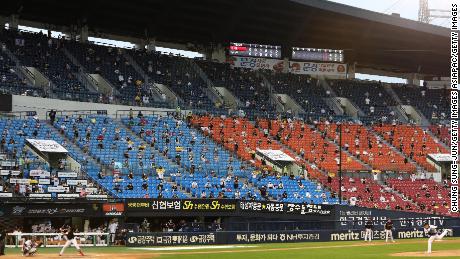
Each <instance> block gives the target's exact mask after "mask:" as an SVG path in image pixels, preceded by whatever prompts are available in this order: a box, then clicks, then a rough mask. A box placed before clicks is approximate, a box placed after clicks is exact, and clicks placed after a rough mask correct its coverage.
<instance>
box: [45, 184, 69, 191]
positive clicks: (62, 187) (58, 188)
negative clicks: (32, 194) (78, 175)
mask: <svg viewBox="0 0 460 259" xmlns="http://www.w3.org/2000/svg"><path fill="white" fill-rule="evenodd" d="M67 190H69V187H64V186H60V185H59V186H49V187H48V192H66V191H67Z"/></svg>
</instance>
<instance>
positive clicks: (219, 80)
mask: <svg viewBox="0 0 460 259" xmlns="http://www.w3.org/2000/svg"><path fill="white" fill-rule="evenodd" d="M196 62H197V63H198V65H199V66H200V67H201V68H202V70H203V71H204V72H205V73H206V75H207V76H208V77H209V79H210V80H211V81H213V83H214V85H215V86H217V87H225V88H227V90H229V91H230V92H232V93H233V95H234V96H235V97H237V98H238V99H239V100H240V101H241V102H242V107H240V108H241V109H242V110H243V111H245V113H246V115H247V116H249V117H251V118H252V117H254V116H255V115H265V116H266V115H274V112H273V111H274V110H275V108H274V107H273V106H272V105H271V104H270V93H269V90H268V88H267V86H265V85H264V84H263V81H262V79H261V78H260V77H259V76H257V75H256V73H255V72H254V71H253V70H251V69H245V68H236V67H235V68H232V67H231V66H230V64H228V63H216V62H209V61H196Z"/></svg>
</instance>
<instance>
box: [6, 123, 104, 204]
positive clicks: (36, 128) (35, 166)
mask: <svg viewBox="0 0 460 259" xmlns="http://www.w3.org/2000/svg"><path fill="white" fill-rule="evenodd" d="M0 131H1V132H2V140H1V145H2V146H1V149H2V151H3V152H6V153H7V154H8V155H9V156H10V158H11V159H13V160H16V161H19V168H18V169H20V171H21V174H20V175H9V176H6V177H5V176H4V179H3V180H8V179H18V178H19V179H31V180H37V179H38V178H39V177H35V176H31V175H30V174H29V172H30V170H50V172H51V176H54V177H56V178H58V180H59V183H62V186H64V187H71V188H70V190H69V191H67V193H71V192H73V193H75V192H76V191H77V189H76V188H75V186H69V185H68V184H67V182H66V181H64V180H65V179H63V178H59V177H58V176H57V174H56V170H57V169H58V168H54V169H53V168H50V167H49V165H47V164H44V163H43V162H40V160H39V159H38V157H36V156H34V155H33V154H32V153H31V152H29V151H26V149H24V147H25V141H26V139H27V138H36V139H53V140H55V141H56V142H58V143H59V144H61V145H62V146H63V147H65V148H66V149H67V150H68V151H69V154H70V156H72V157H73V158H74V159H75V160H77V161H79V162H80V163H81V164H82V166H83V168H82V170H83V171H85V173H86V176H85V175H83V176H85V178H86V179H87V180H89V182H90V184H89V185H88V186H87V187H92V186H93V185H94V184H95V183H96V181H95V179H94V178H93V177H92V176H95V175H97V172H98V170H99V168H98V167H97V165H96V164H94V163H93V162H91V161H89V160H88V158H87V156H85V155H84V154H83V153H82V152H81V150H79V149H77V148H74V147H73V146H72V145H70V144H69V143H67V142H66V140H65V139H64V138H63V137H62V136H61V135H59V133H57V132H56V131H54V130H53V129H51V128H50V127H49V126H48V125H46V124H45V123H42V122H40V121H39V120H38V119H35V118H28V119H15V120H12V119H0ZM21 161H22V162H21ZM63 169H65V165H64V167H63ZM6 178H8V179H6ZM47 178H48V179H51V178H50V177H47ZM53 179H54V178H53ZM47 187H48V185H46V184H38V183H34V184H29V185H27V184H19V183H18V184H16V185H15V187H14V188H15V192H16V193H17V194H19V195H23V196H24V195H28V194H30V193H47ZM96 192H97V193H101V192H103V189H101V188H99V189H98V190H97V191H96ZM52 195H53V196H54V197H56V193H55V192H53V193H52Z"/></svg>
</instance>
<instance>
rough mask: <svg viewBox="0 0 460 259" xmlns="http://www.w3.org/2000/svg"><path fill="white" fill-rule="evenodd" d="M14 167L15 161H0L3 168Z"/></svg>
mask: <svg viewBox="0 0 460 259" xmlns="http://www.w3.org/2000/svg"><path fill="white" fill-rule="evenodd" d="M15 165H16V162H15V161H2V163H1V166H4V167H11V166H15Z"/></svg>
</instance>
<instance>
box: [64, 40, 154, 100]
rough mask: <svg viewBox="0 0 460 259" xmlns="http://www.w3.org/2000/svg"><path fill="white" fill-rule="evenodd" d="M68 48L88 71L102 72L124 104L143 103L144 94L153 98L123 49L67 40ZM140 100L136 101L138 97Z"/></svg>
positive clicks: (116, 96) (118, 98) (117, 97)
mask: <svg viewBox="0 0 460 259" xmlns="http://www.w3.org/2000/svg"><path fill="white" fill-rule="evenodd" d="M65 47H66V49H68V50H69V51H70V52H71V53H72V55H74V56H75V58H77V59H78V61H79V62H80V64H81V65H82V66H84V67H85V69H86V71H87V72H88V73H92V74H100V75H102V76H103V77H104V78H105V79H107V80H108V81H109V82H110V83H111V84H112V86H114V87H115V89H116V90H117V91H118V92H119V93H120V94H119V95H115V96H114V97H115V98H116V99H117V100H119V101H120V102H121V103H123V104H130V105H133V104H134V103H136V105H141V101H142V99H143V97H144V96H147V97H149V99H150V100H153V98H152V97H151V94H150V93H149V91H148V90H149V89H147V87H146V85H145V84H144V82H143V79H142V77H141V76H140V75H139V74H138V73H137V72H136V71H135V70H134V68H133V67H132V65H131V64H130V63H129V61H128V60H127V59H126V57H125V56H124V55H123V50H122V49H118V48H112V47H105V46H100V45H95V44H87V43H78V42H67V44H66V46H65ZM137 96H138V97H139V98H140V99H139V101H138V102H135V100H136V97H137Z"/></svg>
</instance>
